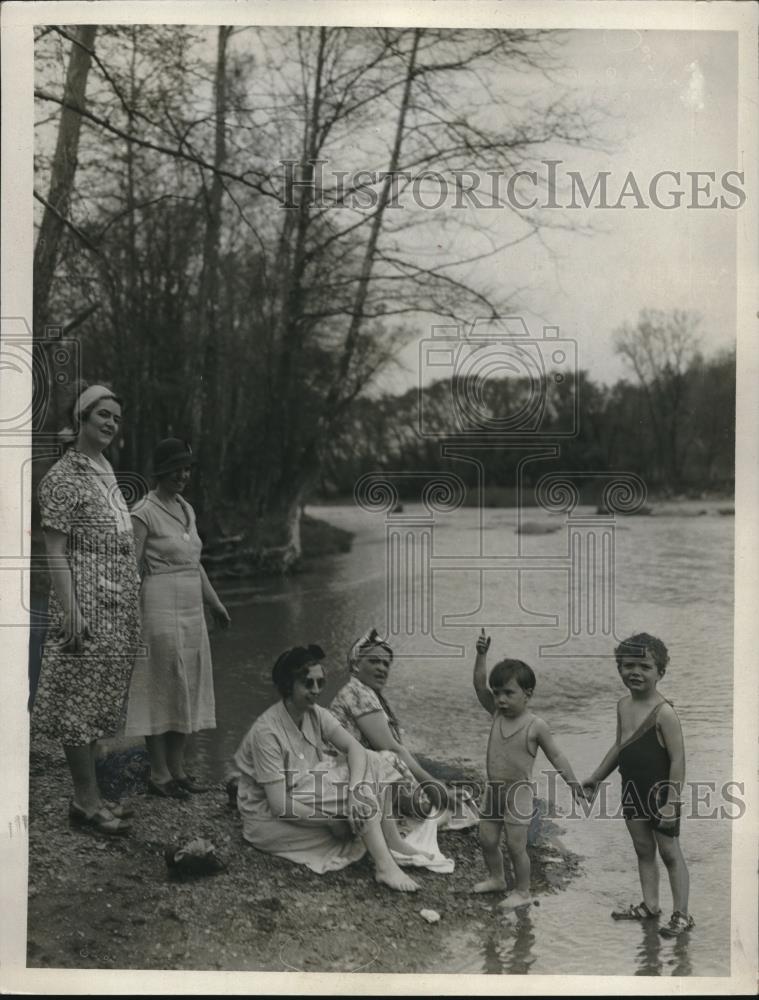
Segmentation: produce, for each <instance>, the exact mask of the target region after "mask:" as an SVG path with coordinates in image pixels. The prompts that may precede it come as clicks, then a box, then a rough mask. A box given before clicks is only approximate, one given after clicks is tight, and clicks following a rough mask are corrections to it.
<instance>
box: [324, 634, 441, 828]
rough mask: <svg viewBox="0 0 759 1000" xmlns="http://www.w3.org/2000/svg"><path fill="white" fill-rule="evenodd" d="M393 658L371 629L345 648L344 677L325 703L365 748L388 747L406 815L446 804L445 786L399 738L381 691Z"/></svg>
mask: <svg viewBox="0 0 759 1000" xmlns="http://www.w3.org/2000/svg"><path fill="white" fill-rule="evenodd" d="M392 662H393V651H392V649H391V648H390V646H389V645H388V643H387V642H385V640H384V639H381V638H380V636H379V633H378V632H377V630H376V629H374V628H373V629H371V631H369V632H367V633H366V635H363V636H362V637H361V638H360V639H358V640H357V641H356V642H355V643H354V644H353V646H352V647H351V649H350V652H349V653H348V668H349V670H350V672H351V677H350V680H349V681H348V682H347V684H345V685H344V686H343V687H342V688H340V690H339V691H338V692H337V694H336V695H335V697H334V698H333V699H332V703H331V705H330V706H329V708H330V711H331V712H332V714H333V715H334V716H335V718H336V719H337V720H338V722H339V723H340V725H341V726H342V727H343V729H345V730H346V731H347V732H349V733H350V734H351V736H353V737H355V738H356V739H357V740H358V742H359V743H361V745H362V746H365V747H367V748H368V749H370V750H377V751H381V750H390V751H392V752H393V753H395V755H396V757H397V767H398V770H399V771H400V772H401V773H402V774H403V776H404V778H405V779H406V782H405V787H403V788H402V789H401V794H400V795H399V798H398V804H399V806H400V809H401V811H402V812H404V813H407V814H412V813H415V814H419V813H420V812H421V813H422V814H427V813H429V811H430V804H431V805H432V807H434V808H435V809H437V810H441V809H445V808H446V807H447V806H452V804H453V803H452V801H451V800H452V797H453V792H452V790H451V789H449V788H446V786H445V785H444V784H443V783H442V782H440V781H438V780H437V779H436V778H433V777H432V775H431V774H429V773H428V772H427V771H426V770H425V769H424V768H423V767H422V765H421V764H420V763H419V761H418V760H417V759H416V758H415V757H414V755H413V754H412V753H411V751H410V750H409V749H408V747H407V746H405V744H404V742H403V736H404V734H403V730H402V729H401V726H400V723H399V722H398V719H397V718H396V716H395V713H394V712H393V710H392V709H391V708H390V705H389V704H388V703H387V700H386V699H385V696H384V693H383V690H384V687H385V684H386V683H387V678H388V675H389V673H390V665H391V663H392Z"/></svg>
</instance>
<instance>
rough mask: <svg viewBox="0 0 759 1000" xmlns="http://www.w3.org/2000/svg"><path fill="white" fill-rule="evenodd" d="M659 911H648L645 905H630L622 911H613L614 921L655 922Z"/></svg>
mask: <svg viewBox="0 0 759 1000" xmlns="http://www.w3.org/2000/svg"><path fill="white" fill-rule="evenodd" d="M660 916H661V910H650V909H649V908H648V906H647V905H646V903H631V904H630V906H627V907H625V908H624V909H622V910H614V911H613V912H612V917H613V918H614V920H657V919H658V918H659V917H660Z"/></svg>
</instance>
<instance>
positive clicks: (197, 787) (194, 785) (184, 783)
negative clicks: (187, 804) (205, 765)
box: [174, 774, 209, 795]
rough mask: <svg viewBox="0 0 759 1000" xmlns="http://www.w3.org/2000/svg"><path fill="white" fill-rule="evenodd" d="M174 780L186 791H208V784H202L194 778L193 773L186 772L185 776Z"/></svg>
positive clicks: (195, 792)
mask: <svg viewBox="0 0 759 1000" xmlns="http://www.w3.org/2000/svg"><path fill="white" fill-rule="evenodd" d="M174 781H175V782H176V783H177V784H178V785H179V787H180V788H184V790H185V791H186V792H192V793H193V794H195V795H197V794H198V793H199V792H207V791H208V787H209V786H208V785H202V784H201V783H200V782H199V781H198V779H197V778H193V776H192V775H191V774H186V775H185V776H184V778H174Z"/></svg>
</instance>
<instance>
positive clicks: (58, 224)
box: [33, 24, 97, 338]
mask: <svg viewBox="0 0 759 1000" xmlns="http://www.w3.org/2000/svg"><path fill="white" fill-rule="evenodd" d="M96 32H97V25H95V24H85V25H82V26H80V27H79V28H78V29H77V34H76V37H77V40H78V42H79V44H76V43H74V44H73V45H72V46H71V53H70V55H69V64H68V70H67V72H66V86H65V90H64V92H63V99H64V102H65V103H64V107H63V110H62V111H61V122H60V125H59V127H58V139H57V141H56V145H55V154H54V156H53V166H52V171H51V175H50V190H49V193H48V196H47V201H48V203H49V205H48V206H46V207H45V211H44V213H43V216H42V224H41V225H40V230H39V233H38V235H37V244H36V246H35V248H34V315H33V328H34V336H35V338H39V337H41V336H42V331H43V327H44V324H45V321H46V320H47V318H48V315H47V312H48V302H49V299H50V289H51V287H52V284H53V275H54V274H55V265H56V263H57V260H58V246H59V244H60V239H61V234H62V232H63V227H64V225H65V220H66V219H67V218H68V210H69V202H70V199H71V191H72V188H73V185H74V175H75V174H76V164H77V155H78V151H79V132H80V130H81V127H82V116H81V115H80V114H79V112H78V111H76V110H74V109H75V108H83V107H84V100H85V92H86V89H87V75H88V73H89V71H90V63H91V62H92V48H93V46H94V44H95V34H96Z"/></svg>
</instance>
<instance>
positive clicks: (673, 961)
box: [635, 920, 693, 976]
mask: <svg viewBox="0 0 759 1000" xmlns="http://www.w3.org/2000/svg"><path fill="white" fill-rule="evenodd" d="M660 927H661V924H660V923H659V921H658V920H643V921H641V923H640V925H639V930H640V933H641V935H642V939H641V943H640V946H639V948H638V952H637V955H636V961H637V966H638V967H637V969H636V970H635V975H636V976H662V975H664V976H690V975H692V974H693V967H692V965H691V961H690V940H691V937H690V934H681V935H680V937H679V938H675V940H674V943H673V944H672V946H671V947H670V946H669V944H665V942H664V941H663V940H662V937H661V935H660V934H659V928H660ZM636 929H638V928H636ZM662 952H664V954H662ZM670 956H671V957H670Z"/></svg>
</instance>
